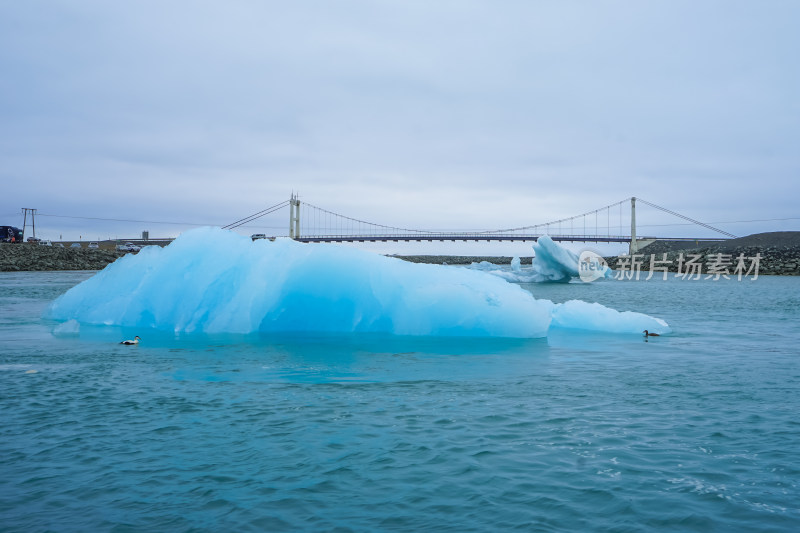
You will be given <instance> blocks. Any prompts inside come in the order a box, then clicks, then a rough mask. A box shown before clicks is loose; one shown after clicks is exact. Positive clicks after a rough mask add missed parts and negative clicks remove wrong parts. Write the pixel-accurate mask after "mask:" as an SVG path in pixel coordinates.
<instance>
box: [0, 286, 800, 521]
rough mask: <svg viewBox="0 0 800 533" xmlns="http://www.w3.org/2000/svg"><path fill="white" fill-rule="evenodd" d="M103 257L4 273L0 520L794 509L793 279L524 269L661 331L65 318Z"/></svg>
mask: <svg viewBox="0 0 800 533" xmlns="http://www.w3.org/2000/svg"><path fill="white" fill-rule="evenodd" d="M92 274H93V273H89V272H52V273H2V274H0V413H1V418H0V421H1V422H2V424H0V530H2V531H26V532H27V531H144V530H147V531H187V530H194V531H225V530H235V531H290V530H309V531H310V530H313V531H331V530H338V531H459V532H460V531H502V530H510V529H519V530H523V531H578V530H580V531H605V530H615V531H648V530H672V531H713V530H717V531H754V530H759V531H787V532H788V531H797V530H798V529H800V504H799V503H798V502H800V490H799V489H798V483H800V417H799V416H798V413H800V394H799V393H800V361H799V360H798V354H799V353H800V349H798V338H800V326H799V325H798V324H800V278H778V277H765V276H761V277H759V278H758V279H757V280H755V281H750V280H747V279H745V280H742V281H736V280H735V279H733V280H719V281H713V280H699V281H695V280H692V281H690V280H675V279H670V280H668V281H662V280H660V279H653V280H651V281H649V282H644V281H602V282H595V283H591V284H583V283H569V284H554V285H547V284H536V285H523V287H524V288H525V289H527V290H530V291H531V292H533V293H534V295H535V296H536V297H537V298H547V299H551V300H553V301H555V302H563V301H566V300H570V299H581V300H585V301H590V302H592V301H597V302H600V303H602V304H604V305H607V306H609V307H612V308H615V309H619V310H635V311H640V312H643V313H647V314H649V315H653V316H656V317H660V318H663V319H665V320H666V321H667V322H668V323H669V324H670V326H671V328H672V333H671V334H669V335H666V336H662V337H658V338H653V339H650V340H649V341H648V342H645V340H644V339H643V338H642V337H641V336H638V335H610V334H592V333H587V332H577V331H568V330H562V331H554V332H551V333H550V335H549V336H548V337H547V338H543V339H531V340H518V339H491V338H484V339H469V338H441V337H397V336H389V335H376V334H353V335H309V334H296V335H285V336H280V335H272V336H260V335H240V336H234V335H213V336H204V335H177V336H176V335H174V334H169V333H163V332H161V333H159V332H155V331H147V332H143V331H133V330H128V329H125V328H116V327H88V326H81V328H80V331H79V334H77V335H74V334H69V333H68V332H67V333H65V334H59V335H54V334H53V329H54V327H55V326H56V324H57V323H56V322H52V321H48V320H44V319H42V318H41V316H42V312H43V310H44V309H45V307H46V306H47V305H48V304H49V303H50V302H51V301H52V300H53V299H54V298H56V297H57V296H58V295H59V294H61V293H63V292H64V291H65V290H67V289H68V288H69V287H71V286H73V285H75V284H77V283H78V282H80V281H82V280H84V279H87V278H88V277H89V276H91V275H92ZM136 334H138V335H141V336H142V338H143V340H142V343H141V344H140V345H139V346H134V347H127V346H120V345H119V344H117V343H118V342H119V341H120V340H122V339H123V338H132V337H133V335H136Z"/></svg>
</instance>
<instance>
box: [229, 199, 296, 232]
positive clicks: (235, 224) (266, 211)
mask: <svg viewBox="0 0 800 533" xmlns="http://www.w3.org/2000/svg"><path fill="white" fill-rule="evenodd" d="M287 205H289V200H284V201H283V202H280V203H278V204H275V205H273V206H272V207H268V208H266V209H264V210H263V211H259V212H258V213H253V214H252V215H250V216H246V217H244V218H241V219H239V220H237V221H236V222H231V223H230V224H228V225H227V226H222V229H233V228H238V227H239V226H242V225H244V224H247V223H248V222H252V221H253V220H256V219H258V218H261V217H263V216H265V215H269V214H270V213H274V212H275V211H277V210H278V209H282V208H284V207H286V206H287Z"/></svg>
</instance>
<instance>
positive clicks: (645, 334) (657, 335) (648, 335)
mask: <svg viewBox="0 0 800 533" xmlns="http://www.w3.org/2000/svg"><path fill="white" fill-rule="evenodd" d="M644 336H645V337H660V336H661V335H659V334H658V333H650V332H649V331H647V330H644ZM136 338H137V339H138V338H139V337H136Z"/></svg>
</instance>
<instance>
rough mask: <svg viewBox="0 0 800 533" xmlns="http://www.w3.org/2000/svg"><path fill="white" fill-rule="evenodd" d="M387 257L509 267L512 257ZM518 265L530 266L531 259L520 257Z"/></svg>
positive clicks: (432, 262)
mask: <svg viewBox="0 0 800 533" xmlns="http://www.w3.org/2000/svg"><path fill="white" fill-rule="evenodd" d="M389 257H396V258H397V259H402V260H403V261H408V262H409V263H429V264H433V265H470V264H472V263H480V262H481V261H488V262H490V263H494V264H495V265H510V264H511V260H512V259H514V258H513V257H504V256H501V257H492V256H485V257H476V256H469V255H390V256H389ZM519 260H520V263H521V264H523V265H530V264H531V261H532V260H533V257H520V258H519Z"/></svg>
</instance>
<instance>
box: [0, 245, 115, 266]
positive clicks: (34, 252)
mask: <svg viewBox="0 0 800 533" xmlns="http://www.w3.org/2000/svg"><path fill="white" fill-rule="evenodd" d="M125 253H126V252H119V251H116V250H102V249H101V250H89V249H86V248H59V247H56V246H39V245H36V244H29V243H24V244H6V243H2V244H0V272H17V271H23V270H25V271H29V270H34V271H35V270H101V269H103V268H105V267H106V265H108V264H109V263H113V262H114V261H116V260H117V259H118V258H119V257H122V256H123V255H125Z"/></svg>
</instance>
